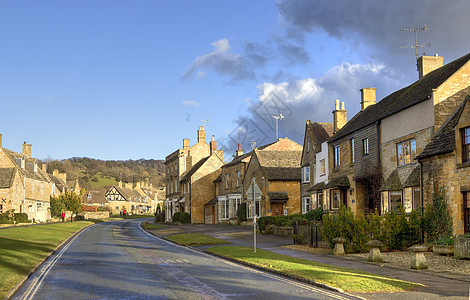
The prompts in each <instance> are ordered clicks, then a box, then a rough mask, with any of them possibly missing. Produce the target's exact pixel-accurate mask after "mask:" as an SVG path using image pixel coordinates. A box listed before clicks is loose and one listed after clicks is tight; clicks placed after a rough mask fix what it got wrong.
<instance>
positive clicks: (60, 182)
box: [47, 174, 68, 193]
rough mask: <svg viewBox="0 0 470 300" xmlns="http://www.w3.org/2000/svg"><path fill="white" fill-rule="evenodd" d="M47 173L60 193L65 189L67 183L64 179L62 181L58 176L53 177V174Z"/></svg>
mask: <svg viewBox="0 0 470 300" xmlns="http://www.w3.org/2000/svg"><path fill="white" fill-rule="evenodd" d="M47 175H48V176H49V178H50V179H51V181H52V182H53V183H54V184H55V185H56V186H57V188H58V189H59V191H60V192H61V193H63V192H65V191H66V190H67V187H68V186H67V183H65V181H63V180H62V179H60V178H58V177H55V176H54V175H51V174H47Z"/></svg>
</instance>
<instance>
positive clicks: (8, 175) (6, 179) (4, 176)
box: [0, 168, 16, 188]
mask: <svg viewBox="0 0 470 300" xmlns="http://www.w3.org/2000/svg"><path fill="white" fill-rule="evenodd" d="M15 171H16V168H0V188H10V187H11V186H12V184H13V179H14V178H15Z"/></svg>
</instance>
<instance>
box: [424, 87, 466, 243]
mask: <svg viewBox="0 0 470 300" xmlns="http://www.w3.org/2000/svg"><path fill="white" fill-rule="evenodd" d="M417 159H418V161H419V163H420V164H421V170H422V174H423V177H422V186H423V201H424V203H423V204H424V205H427V204H430V203H431V200H432V196H433V193H435V192H438V189H439V188H444V191H445V199H446V202H447V205H448V208H449V211H450V214H451V215H452V221H453V232H454V234H456V235H457V234H464V233H470V97H469V96H467V98H466V100H465V101H464V102H463V103H462V104H461V105H460V106H459V107H457V109H455V111H454V112H453V114H452V115H451V116H450V117H449V118H448V119H447V120H446V121H445V122H444V124H443V125H442V126H441V127H440V128H439V130H437V131H436V133H435V135H434V136H433V138H432V140H431V142H430V143H428V144H427V145H426V147H425V148H424V150H423V151H422V152H421V154H419V155H418V156H417Z"/></svg>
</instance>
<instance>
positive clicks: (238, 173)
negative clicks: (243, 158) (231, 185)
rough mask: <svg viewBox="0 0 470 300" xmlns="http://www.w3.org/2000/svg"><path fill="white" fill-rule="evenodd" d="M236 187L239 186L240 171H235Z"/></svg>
mask: <svg viewBox="0 0 470 300" xmlns="http://www.w3.org/2000/svg"><path fill="white" fill-rule="evenodd" d="M237 186H240V171H237Z"/></svg>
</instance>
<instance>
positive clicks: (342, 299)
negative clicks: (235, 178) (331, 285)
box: [139, 222, 470, 300]
mask: <svg viewBox="0 0 470 300" xmlns="http://www.w3.org/2000/svg"><path fill="white" fill-rule="evenodd" d="M142 223H143V222H140V223H139V228H140V230H141V231H142V232H143V233H145V234H146V235H148V236H150V237H152V238H154V239H157V240H159V241H162V242H164V243H167V244H169V245H172V246H176V247H179V248H182V249H186V250H189V251H192V252H194V253H197V254H202V255H204V256H206V257H209V258H212V259H216V260H218V261H220V262H222V263H225V264H228V265H232V266H237V267H241V268H244V269H246V270H249V271H251V272H254V273H258V274H261V275H264V276H266V277H270V278H272V279H276V280H279V281H282V282H285V283H288V284H291V285H295V286H297V287H299V288H302V289H305V290H308V291H312V292H317V293H320V294H323V295H326V296H329V297H332V298H335V299H338V300H350V298H347V297H344V296H342V295H337V294H334V293H332V292H330V291H327V290H324V289H320V288H317V287H314V286H311V285H309V284H305V283H302V282H298V281H294V280H292V279H288V278H285V277H281V276H278V275H274V274H270V273H267V272H265V271H261V270H257V269H253V268H250V267H248V266H245V265H242V264H238V263H236V262H232V261H229V260H225V259H222V258H220V257H217V256H213V255H210V254H207V253H205V252H201V251H197V250H194V249H191V248H188V247H185V246H181V245H178V244H174V243H171V242H169V241H167V240H164V239H162V238H159V237H158V236H156V235H153V234H150V233H148V232H147V231H146V230H145V229H143V227H142ZM469 300H470V299H469Z"/></svg>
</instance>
